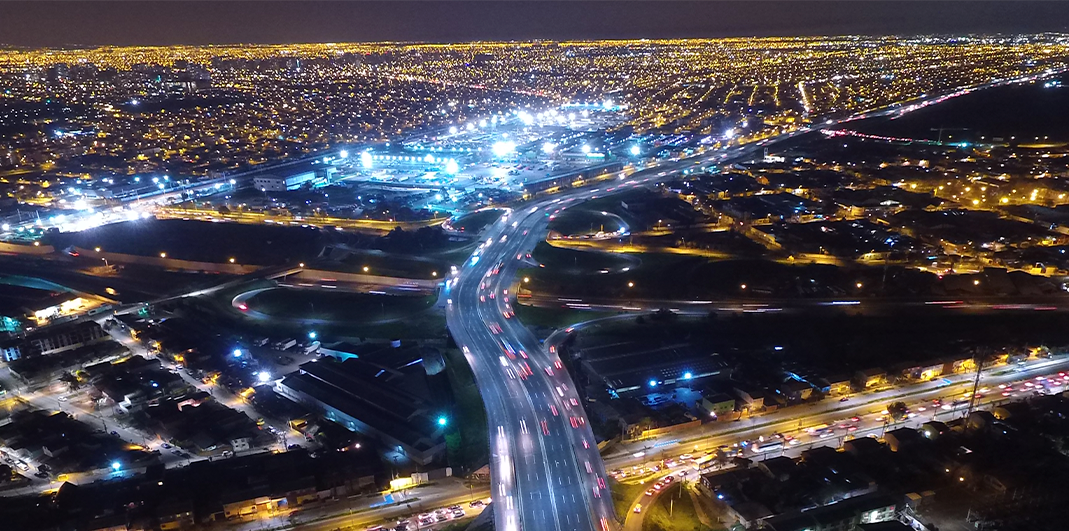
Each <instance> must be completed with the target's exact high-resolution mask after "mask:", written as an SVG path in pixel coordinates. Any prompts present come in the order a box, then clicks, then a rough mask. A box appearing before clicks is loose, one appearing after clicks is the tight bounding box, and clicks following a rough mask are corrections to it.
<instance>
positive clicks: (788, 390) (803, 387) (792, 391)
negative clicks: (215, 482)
mask: <svg viewBox="0 0 1069 531" xmlns="http://www.w3.org/2000/svg"><path fill="white" fill-rule="evenodd" d="M780 392H781V393H783V396H784V397H785V398H786V399H787V402H788V403H792V402H802V401H804V400H808V399H809V397H810V396H812V395H813V386H812V385H809V384H808V383H807V382H803V381H800V380H787V381H786V382H783V384H781V385H780Z"/></svg>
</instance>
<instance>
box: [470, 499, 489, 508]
mask: <svg viewBox="0 0 1069 531" xmlns="http://www.w3.org/2000/svg"><path fill="white" fill-rule="evenodd" d="M484 505H486V504H485V503H483V501H482V500H475V501H473V502H471V503H469V504H468V507H482V506H484Z"/></svg>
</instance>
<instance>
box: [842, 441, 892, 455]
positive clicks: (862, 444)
mask: <svg viewBox="0 0 1069 531" xmlns="http://www.w3.org/2000/svg"><path fill="white" fill-rule="evenodd" d="M882 449H883V445H882V444H880V441H877V440H876V439H873V438H872V437H858V438H856V439H850V440H849V441H846V442H844V443H843V450H844V451H845V452H846V453H848V454H850V455H853V456H854V457H857V458H864V457H866V456H870V455H873V454H875V453H876V452H879V451H881V450H882Z"/></svg>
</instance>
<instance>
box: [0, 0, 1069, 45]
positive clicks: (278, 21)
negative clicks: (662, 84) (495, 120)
mask: <svg viewBox="0 0 1069 531" xmlns="http://www.w3.org/2000/svg"><path fill="white" fill-rule="evenodd" d="M0 10H2V14H0V43H4V44H9V45H18V46H62V45H98V44H115V45H134V44H209V43H214V44H226V43H241V42H247V43H294V42H351V41H382V40H394V41H429V42H459V41H471V40H526V39H538V38H542V39H597V38H642V37H647V38H657V37H725V36H750V35H757V36H766V35H830V34H847V33H857V34H870V35H883V34H919V33H968V32H982V33H994V32H1003V33H1021V32H1041V31H1069V2H1015V1H1005V2H970V1H954V2H920V1H912V2H880V1H864V0H861V1H857V0H855V1H852V2H832V1H822V2H809V1H802V0H796V1H748V2H744V1H739V2H674V1H667V0H654V1H645V2H637V1H636V2H614V1H605V2H583V1H572V2H548V1H547V2H495V1H485V2H462V1H446V2H403V1H394V2H312V1H309V2H296V1H289V2H286V1H282V2H244V1H217V2H185V1H166V2H138V1H125V2H3V3H0Z"/></svg>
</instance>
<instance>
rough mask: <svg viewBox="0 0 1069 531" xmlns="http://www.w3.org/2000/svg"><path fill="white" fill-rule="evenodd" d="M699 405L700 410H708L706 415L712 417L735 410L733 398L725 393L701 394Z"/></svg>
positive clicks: (722, 416) (726, 414) (723, 415)
mask: <svg viewBox="0 0 1069 531" xmlns="http://www.w3.org/2000/svg"><path fill="white" fill-rule="evenodd" d="M701 407H702V410H704V411H706V412H708V416H710V417H712V418H714V419H717V418H724V417H725V416H728V415H731V413H734V412H735V399H734V398H733V397H731V396H730V395H728V394H725V393H716V394H713V395H710V396H708V397H705V396H703V397H702V402H701Z"/></svg>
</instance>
